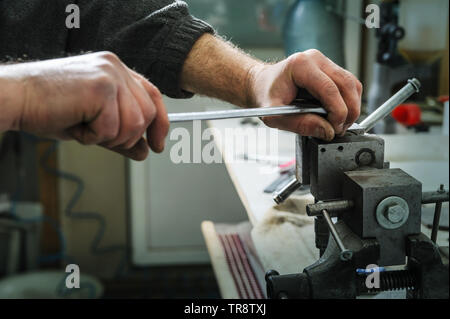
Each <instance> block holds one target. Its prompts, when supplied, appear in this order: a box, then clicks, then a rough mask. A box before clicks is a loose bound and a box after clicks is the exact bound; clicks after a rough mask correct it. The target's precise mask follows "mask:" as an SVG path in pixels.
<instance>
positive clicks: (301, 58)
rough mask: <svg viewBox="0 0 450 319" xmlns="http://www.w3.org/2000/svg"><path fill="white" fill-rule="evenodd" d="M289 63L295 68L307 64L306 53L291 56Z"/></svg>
mask: <svg viewBox="0 0 450 319" xmlns="http://www.w3.org/2000/svg"><path fill="white" fill-rule="evenodd" d="M290 61H291V62H292V63H293V64H294V65H296V66H297V65H304V64H307V63H309V59H308V55H307V54H306V52H299V53H295V54H293V55H292V56H291V59H290Z"/></svg>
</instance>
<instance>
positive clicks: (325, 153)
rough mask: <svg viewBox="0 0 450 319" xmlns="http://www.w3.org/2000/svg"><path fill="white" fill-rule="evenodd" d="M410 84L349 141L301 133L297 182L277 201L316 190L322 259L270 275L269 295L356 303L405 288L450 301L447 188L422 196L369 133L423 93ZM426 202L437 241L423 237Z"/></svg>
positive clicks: (312, 212) (412, 294)
mask: <svg viewBox="0 0 450 319" xmlns="http://www.w3.org/2000/svg"><path fill="white" fill-rule="evenodd" d="M408 82H409V83H408V84H407V85H406V86H405V87H404V88H403V89H401V90H400V91H399V92H398V93H397V94H395V95H394V96H393V97H392V98H391V99H389V100H388V101H387V102H386V103H385V104H383V105H382V106H381V107H380V108H379V109H377V110H376V111H375V112H374V113H372V114H371V115H370V116H369V117H368V118H367V119H366V120H364V121H363V122H361V123H360V124H354V125H353V126H352V127H351V128H350V129H349V130H348V131H347V133H346V134H345V135H344V136H340V137H336V138H335V139H334V140H333V141H331V142H327V141H322V140H319V139H316V138H312V137H305V136H297V139H296V161H297V162H296V165H297V167H296V177H295V179H294V180H293V181H292V182H291V183H289V185H287V187H286V188H285V189H284V190H283V191H281V192H280V193H279V194H277V195H276V196H275V198H274V199H275V201H276V202H281V201H283V200H284V199H285V198H287V197H288V196H289V195H290V194H291V193H292V192H293V191H294V190H296V189H297V188H298V187H300V186H301V185H309V187H310V191H311V194H312V195H313V196H314V199H315V203H314V204H310V205H307V207H306V211H307V214H308V215H309V216H312V217H314V218H315V219H314V223H315V225H314V226H315V243H316V247H317V248H318V249H319V251H320V259H319V260H318V261H317V262H316V263H314V264H313V265H310V266H309V267H307V268H305V269H304V271H303V273H299V274H287V275H279V274H278V273H277V272H276V271H274V270H271V271H269V272H268V273H267V274H266V282H267V295H268V297H269V298H302V299H308V298H313V299H330V298H356V297H357V296H360V295H363V294H367V293H369V294H371V293H378V292H381V291H388V290H399V289H406V291H407V297H408V298H448V297H449V283H448V282H449V281H448V277H449V276H448V275H449V268H448V262H444V260H443V258H442V256H441V251H440V249H439V247H438V246H437V245H436V243H435V242H436V234H437V228H438V226H439V216H440V210H441V205H442V202H445V201H448V200H449V193H448V191H446V190H444V189H443V186H442V187H441V188H440V189H438V190H437V191H436V192H422V184H421V182H420V181H418V180H416V179H415V178H413V177H412V176H410V175H408V174H407V173H405V172H404V171H403V170H401V169H391V168H389V163H388V162H385V159H384V140H383V139H382V138H380V137H379V136H375V135H371V134H367V132H368V131H369V130H370V129H371V128H372V127H373V126H374V125H375V123H376V122H377V121H378V120H380V119H382V118H384V116H386V115H387V114H389V113H390V112H391V111H392V109H393V108H395V106H397V105H398V104H400V103H402V102H403V101H405V100H406V99H407V98H408V97H409V96H411V95H412V94H413V93H414V92H415V91H418V89H419V87H420V83H419V82H418V81H417V80H416V79H412V80H409V81H408ZM425 203H436V209H435V222H434V223H433V231H432V236H431V237H432V238H431V239H430V238H428V237H427V236H425V235H424V234H422V233H421V207H422V204H425ZM332 218H336V219H337V222H336V223H334V222H333V220H332ZM435 228H436V229H435ZM330 235H331V236H330ZM391 266H397V267H391ZM389 268H396V270H386V269H389ZM399 268H400V269H399ZM374 272H376V274H374Z"/></svg>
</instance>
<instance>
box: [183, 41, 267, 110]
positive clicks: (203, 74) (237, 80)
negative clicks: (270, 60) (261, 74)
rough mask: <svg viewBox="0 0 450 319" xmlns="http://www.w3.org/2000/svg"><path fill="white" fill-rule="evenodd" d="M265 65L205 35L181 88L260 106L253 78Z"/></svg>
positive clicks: (186, 65)
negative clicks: (255, 94) (256, 99)
mask: <svg viewBox="0 0 450 319" xmlns="http://www.w3.org/2000/svg"><path fill="white" fill-rule="evenodd" d="M264 65H265V64H264V63H263V62H261V61H259V60H257V59H254V58H252V57H250V56H249V55H247V54H245V53H244V52H242V51H241V50H239V49H238V48H236V47H234V46H232V45H231V44H229V43H227V42H225V41H223V40H221V39H219V38H217V37H215V36H213V35H210V34H205V35H203V36H202V37H201V38H200V39H199V40H198V41H197V42H196V43H195V45H194V47H193V48H192V50H191V52H190V53H189V55H188V57H187V59H186V61H185V63H184V66H183V70H182V74H181V87H182V88H183V89H184V90H186V91H188V92H192V93H196V94H201V95H206V96H209V97H214V98H218V99H221V100H224V101H227V102H230V103H232V104H235V105H239V106H242V107H256V106H259V105H257V102H256V101H255V97H254V89H253V87H252V86H253V78H254V76H255V74H256V73H257V72H258V71H259V69H260V68H262V67H264Z"/></svg>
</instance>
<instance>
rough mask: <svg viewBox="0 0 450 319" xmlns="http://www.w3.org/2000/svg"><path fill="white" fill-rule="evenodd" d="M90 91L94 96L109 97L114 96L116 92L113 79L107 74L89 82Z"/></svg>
mask: <svg viewBox="0 0 450 319" xmlns="http://www.w3.org/2000/svg"><path fill="white" fill-rule="evenodd" d="M90 89H91V91H92V93H93V94H95V96H102V97H105V96H110V95H112V94H114V95H115V92H116V91H117V84H116V81H115V80H114V78H113V77H111V76H110V75H109V74H107V73H102V74H100V75H98V76H97V77H96V78H95V79H94V80H93V81H91V86H90Z"/></svg>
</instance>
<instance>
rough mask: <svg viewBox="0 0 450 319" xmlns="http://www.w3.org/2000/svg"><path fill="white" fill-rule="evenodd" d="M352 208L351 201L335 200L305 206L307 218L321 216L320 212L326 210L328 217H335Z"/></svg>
mask: <svg viewBox="0 0 450 319" xmlns="http://www.w3.org/2000/svg"><path fill="white" fill-rule="evenodd" d="M353 206H354V203H353V201H351V200H336V201H329V202H319V203H314V204H308V205H306V213H307V214H308V216H319V215H321V214H322V210H324V209H325V210H327V212H328V213H329V214H330V216H333V215H336V213H339V212H344V211H346V210H350V209H352V208H353Z"/></svg>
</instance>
